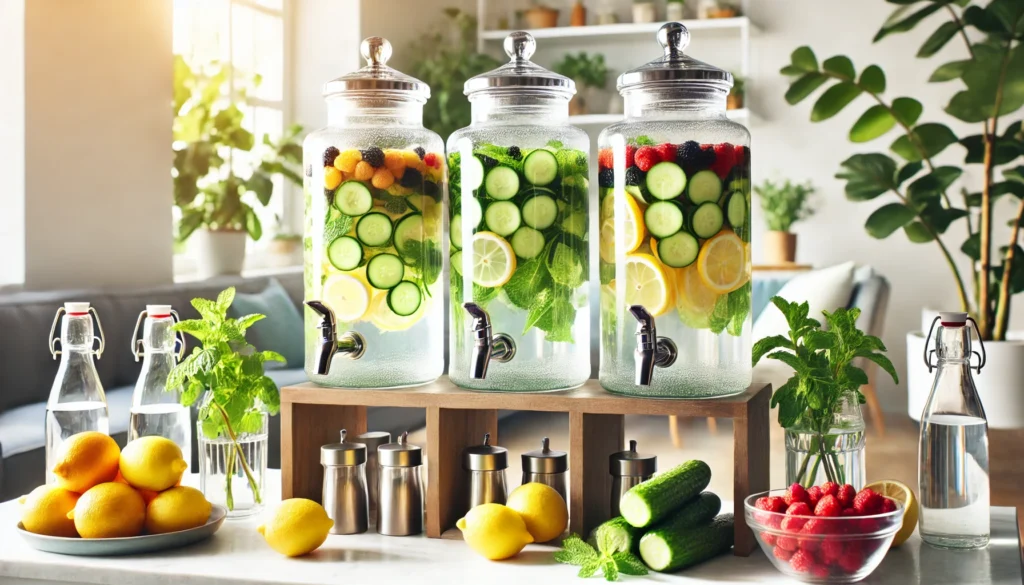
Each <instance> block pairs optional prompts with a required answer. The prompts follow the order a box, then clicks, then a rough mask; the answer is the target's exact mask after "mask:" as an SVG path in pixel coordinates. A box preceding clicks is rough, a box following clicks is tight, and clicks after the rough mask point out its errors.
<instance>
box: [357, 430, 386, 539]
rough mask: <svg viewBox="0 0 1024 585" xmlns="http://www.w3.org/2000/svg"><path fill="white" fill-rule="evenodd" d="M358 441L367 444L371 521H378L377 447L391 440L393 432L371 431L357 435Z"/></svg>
mask: <svg viewBox="0 0 1024 585" xmlns="http://www.w3.org/2000/svg"><path fill="white" fill-rule="evenodd" d="M356 441H359V442H360V443H362V444H364V445H366V486H367V487H368V488H370V489H369V492H370V522H371V523H375V522H376V521H377V502H379V501H380V492H379V491H378V490H380V462H379V461H378V459H377V448H378V447H380V446H381V445H387V444H388V443H390V442H391V433H386V432H383V431H371V432H369V433H363V434H361V435H359V436H357V437H356Z"/></svg>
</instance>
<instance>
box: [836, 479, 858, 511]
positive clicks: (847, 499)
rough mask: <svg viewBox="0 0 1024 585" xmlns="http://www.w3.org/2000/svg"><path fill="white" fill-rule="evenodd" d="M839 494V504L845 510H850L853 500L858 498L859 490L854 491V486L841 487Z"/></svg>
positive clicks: (837, 494)
mask: <svg viewBox="0 0 1024 585" xmlns="http://www.w3.org/2000/svg"><path fill="white" fill-rule="evenodd" d="M837 492H838V493H836V497H837V498H839V503H840V504H842V505H843V507H844V508H849V507H850V506H852V505H853V498H854V497H856V495H857V490H855V489H853V486H852V485H850V484H844V485H841V486H839V489H838V490H837Z"/></svg>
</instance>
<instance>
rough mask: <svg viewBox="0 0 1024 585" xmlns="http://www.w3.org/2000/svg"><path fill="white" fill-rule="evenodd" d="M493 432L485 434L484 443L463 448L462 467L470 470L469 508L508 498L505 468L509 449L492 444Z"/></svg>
mask: <svg viewBox="0 0 1024 585" xmlns="http://www.w3.org/2000/svg"><path fill="white" fill-rule="evenodd" d="M490 442H491V434H490V433H486V434H485V435H484V442H483V444H482V445H474V446H472V447H466V448H465V449H463V450H462V468H463V469H465V470H466V471H468V472H469V508H470V509H471V510H472V509H473V508H474V507H476V506H479V505H480V504H492V503H493V504H504V503H505V501H506V500H507V499H508V488H507V487H506V483H505V469H506V468H508V449H505V448H504V447H498V446H497V445H491V444H490Z"/></svg>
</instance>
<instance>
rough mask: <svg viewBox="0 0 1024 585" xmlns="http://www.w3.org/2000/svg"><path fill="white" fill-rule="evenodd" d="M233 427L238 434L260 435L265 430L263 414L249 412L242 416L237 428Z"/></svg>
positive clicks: (254, 411) (253, 411)
mask: <svg viewBox="0 0 1024 585" xmlns="http://www.w3.org/2000/svg"><path fill="white" fill-rule="evenodd" d="M232 426H234V427H235V429H234V430H235V432H236V433H258V432H260V430H262V429H263V413H262V412H260V411H256V410H249V411H247V412H246V413H245V414H243V415H242V416H241V418H240V419H239V421H238V425H237V426H235V425H232Z"/></svg>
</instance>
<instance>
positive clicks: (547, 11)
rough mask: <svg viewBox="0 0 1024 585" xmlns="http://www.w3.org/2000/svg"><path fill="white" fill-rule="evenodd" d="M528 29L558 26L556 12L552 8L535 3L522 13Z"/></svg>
mask: <svg viewBox="0 0 1024 585" xmlns="http://www.w3.org/2000/svg"><path fill="white" fill-rule="evenodd" d="M523 18H525V19H526V25H527V26H528V27H529V28H553V27H556V26H558V11H557V10H555V9H554V8H551V7H548V6H544V5H543V4H538V3H536V0H534V4H533V6H531V7H530V8H529V10H527V11H526V12H524V13H523Z"/></svg>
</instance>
